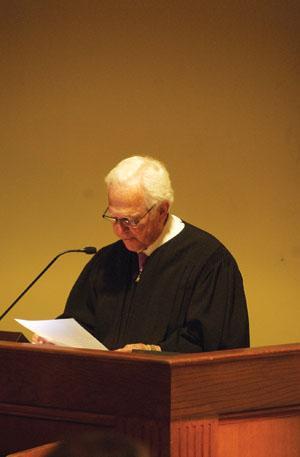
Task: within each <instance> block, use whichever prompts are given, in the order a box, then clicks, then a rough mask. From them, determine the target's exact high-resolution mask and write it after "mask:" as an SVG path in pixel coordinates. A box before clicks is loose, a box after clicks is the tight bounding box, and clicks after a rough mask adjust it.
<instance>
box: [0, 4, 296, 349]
mask: <svg viewBox="0 0 300 457" xmlns="http://www.w3.org/2000/svg"><path fill="white" fill-rule="evenodd" d="M299 12H300V3H299V2H298V1H297V0H295V1H292V0H286V1H285V2H278V1H275V0H274V1H272V0H269V1H265V2H263V1H254V0H253V1H250V2H241V1H237V0H232V1H224V2H223V1H216V2H213V1H208V0H207V1H194V2H193V1H182V2H178V1H166V0H163V1H154V0H153V1H150V0H148V1H147V0H140V1H135V0H111V1H110V0H106V1H100V0H99V1H86V0H79V1H78V0H61V1H57V0H51V1H47V0H44V1H41V0H35V1H31V0H27V1H26V2H24V1H20V0H19V1H17V0H1V19H0V21H1V23H0V47H1V49H0V55H1V61H2V64H1V86H0V92H1V103H0V119H1V123H0V138H1V143H0V144H1V168H0V173H1V194H0V199H1V203H0V204H1V228H0V230H1V240H2V243H1V266H0V269H1V270H0V277H1V284H2V286H1V291H0V302H1V309H0V311H3V310H4V309H5V308H6V307H7V306H8V305H9V303H11V302H12V301H13V299H14V298H15V297H16V296H17V295H18V294H19V293H20V292H21V290H22V289H23V288H25V286H26V285H27V284H28V283H29V282H30V281H31V280H32V279H33V278H34V276H35V275H37V274H38V272H39V271H40V270H41V269H42V268H43V267H44V266H45V265H46V264H47V262H48V261H50V259H51V258H52V257H53V256H54V255H55V254H57V253H58V252H60V251H62V250H64V249H67V248H74V247H82V246H86V245H95V246H97V247H101V246H103V245H104V244H106V243H108V242H111V241H113V240H114V238H113V235H112V233H111V232H110V227H109V226H108V225H106V224H105V222H103V221H102V220H101V218H100V214H101V212H102V210H103V209H104V208H105V206H106V196H105V188H104V185H103V176H104V175H105V174H106V172H107V171H108V170H109V169H110V168H111V167H112V166H113V165H115V163H116V162H117V161H119V160H120V159H122V158H124V157H126V156H128V155H131V154H134V153H141V154H150V155H153V156H156V157H158V158H160V159H161V160H163V161H164V162H165V163H166V164H167V166H168V167H169V170H170V172H171V175H172V177H173V183H174V187H175V191H176V201H175V204H174V212H175V213H176V214H177V215H178V216H180V217H182V218H184V219H185V220H187V221H189V222H191V223H193V224H195V225H198V226H200V227H202V228H204V229H206V230H208V231H210V232H211V233H213V234H215V235H216V236H217V237H219V238H220V239H221V240H222V241H223V242H224V243H225V244H226V245H227V246H228V248H229V249H230V250H231V251H232V253H233V254H234V255H235V257H236V258H237V260H238V262H239V265H240V268H241V270H242V273H243V276H244V282H245V287H246V292H247V297H248V302H249V312H250V319H251V335H252V345H253V346H259V345H268V344H281V343H287V342H295V341H299V340H300V328H299V322H300V312H299V290H300V281H299V262H300V242H299V233H300V230H299V229H300V227H299V209H300V208H299V169H300V162H299V143H300V141H299V41H300V40H299V34H300V32H299V31H300V24H299ZM87 260H88V258H87V257H86V256H85V255H84V254H69V255H68V256H66V257H64V258H61V259H60V260H58V262H57V263H56V265H55V266H53V267H52V269H51V270H50V271H49V272H48V273H46V275H45V276H44V277H43V278H42V279H41V280H40V281H39V283H38V284H36V285H35V287H34V289H32V291H30V292H29V293H28V294H27V295H26V297H24V299H23V300H22V301H21V302H20V303H19V304H18V305H17V306H16V307H15V308H14V310H13V311H12V312H11V313H10V314H9V315H8V316H7V317H6V318H5V319H4V320H3V321H2V322H1V323H0V329H2V330H3V329H10V330H20V327H19V326H18V325H17V324H15V323H14V318H15V317H22V318H28V319H30V318H32V319H47V318H53V317H55V316H56V315H57V314H59V313H60V312H61V311H62V309H63V307H64V303H65V300H66V297H67V294H68V292H69V290H70V287H71V286H72V284H73V282H74V280H75V278H76V277H77V275H78V274H79V272H80V271H81V269H82V267H83V265H84V264H85V262H86V261H87Z"/></svg>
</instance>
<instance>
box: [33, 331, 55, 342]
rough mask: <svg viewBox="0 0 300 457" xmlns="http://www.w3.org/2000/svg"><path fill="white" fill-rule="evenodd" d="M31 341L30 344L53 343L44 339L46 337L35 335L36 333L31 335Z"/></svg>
mask: <svg viewBox="0 0 300 457" xmlns="http://www.w3.org/2000/svg"><path fill="white" fill-rule="evenodd" d="M31 343H32V344H54V343H50V341H48V340H46V338H43V337H42V336H40V335H37V334H36V333H34V334H33V335H32V338H31Z"/></svg>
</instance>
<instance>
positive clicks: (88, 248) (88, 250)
mask: <svg viewBox="0 0 300 457" xmlns="http://www.w3.org/2000/svg"><path fill="white" fill-rule="evenodd" d="M83 251H84V252H85V253H86V254H96V252H97V249H96V248H95V247H94V246H86V247H85V248H83Z"/></svg>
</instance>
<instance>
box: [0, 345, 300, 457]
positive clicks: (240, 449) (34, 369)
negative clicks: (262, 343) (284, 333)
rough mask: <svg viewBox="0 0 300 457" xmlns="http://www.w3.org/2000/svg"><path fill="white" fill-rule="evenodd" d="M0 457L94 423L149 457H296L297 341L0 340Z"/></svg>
mask: <svg viewBox="0 0 300 457" xmlns="http://www.w3.org/2000/svg"><path fill="white" fill-rule="evenodd" d="M0 375H1V388H0V435H1V438H0V454H1V455H7V454H10V453H13V452H17V451H18V450H22V449H27V448H32V447H35V446H40V445H43V444H45V443H49V442H54V441H57V440H59V439H62V438H65V437H68V436H69V435H70V434H72V433H76V434H77V433H78V432H80V431H86V430H89V429H95V428H100V429H102V430H109V431H114V430H115V431H119V432H122V433H125V434H127V435H129V436H132V437H137V438H139V439H141V440H142V441H144V442H145V443H146V444H147V445H148V446H149V447H150V449H151V452H152V454H151V456H153V457H267V456H272V457H299V456H300V344H292V345H283V346H270V347H264V348H257V349H240V350H230V351H219V352H211V353H202V354H176V355H172V354H169V355H168V354H154V353H149V354H146V353H133V354H124V353H117V352H102V351H95V350H77V349H70V348H59V347H54V346H53V347H49V346H47V347H45V346H39V345H31V344H28V343H11V342H0Z"/></svg>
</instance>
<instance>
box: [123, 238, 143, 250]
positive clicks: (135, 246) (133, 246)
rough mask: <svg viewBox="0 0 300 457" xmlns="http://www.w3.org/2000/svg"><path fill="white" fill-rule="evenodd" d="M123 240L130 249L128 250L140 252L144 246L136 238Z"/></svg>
mask: <svg viewBox="0 0 300 457" xmlns="http://www.w3.org/2000/svg"><path fill="white" fill-rule="evenodd" d="M122 241H123V243H124V245H125V247H126V249H128V251H132V252H139V251H141V250H142V249H143V246H142V245H141V243H139V242H138V241H136V240H122Z"/></svg>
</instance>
